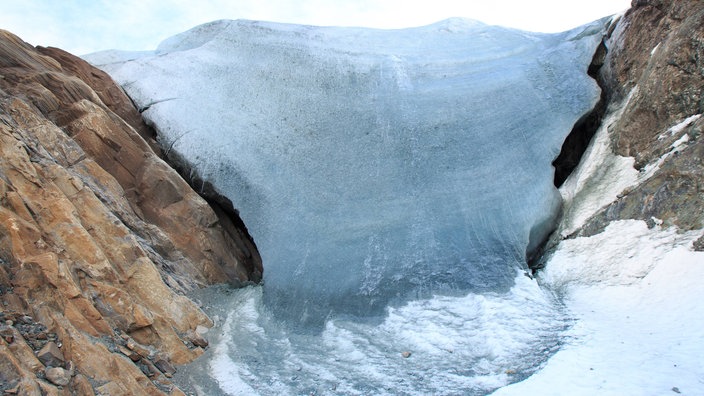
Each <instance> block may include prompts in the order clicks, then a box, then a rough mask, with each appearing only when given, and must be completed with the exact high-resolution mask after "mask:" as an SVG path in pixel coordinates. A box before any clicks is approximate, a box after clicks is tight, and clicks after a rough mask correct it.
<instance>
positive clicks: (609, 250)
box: [494, 220, 704, 395]
mask: <svg viewBox="0 0 704 396" xmlns="http://www.w3.org/2000/svg"><path fill="white" fill-rule="evenodd" d="M698 235H699V232H691V233H684V234H678V233H677V232H675V231H674V230H672V229H665V230H662V229H660V228H659V227H655V228H653V229H648V228H647V226H646V225H645V223H644V222H643V221H636V220H626V221H618V222H614V223H612V224H611V225H609V226H608V227H607V228H606V230H605V231H604V232H603V233H601V234H598V235H594V236H592V237H588V238H576V239H573V240H566V241H563V243H562V244H561V245H560V247H559V248H558V250H557V252H556V253H555V255H554V256H553V258H552V259H551V261H550V262H549V263H548V266H547V267H546V270H545V272H544V273H543V274H542V275H541V280H542V281H543V282H545V283H546V284H547V285H548V286H550V287H554V288H555V289H557V290H560V291H562V292H563V293H564V301H565V305H566V306H567V308H568V310H569V312H570V313H571V314H572V315H573V316H574V318H576V321H575V324H574V326H573V327H572V329H570V330H569V331H568V337H569V338H568V341H567V343H566V345H564V346H563V347H562V348H561V350H560V351H559V352H558V353H557V354H555V355H554V356H553V357H552V358H551V359H550V360H548V362H547V364H546V366H545V367H544V368H543V369H542V370H541V371H539V372H538V373H537V374H535V375H533V376H532V377H530V378H528V379H527V380H525V381H523V382H520V383H517V384H514V385H511V386H508V387H506V388H502V389H500V390H498V391H497V392H495V393H494V394H495V395H532V394H540V395H566V394H569V395H595V394H598V395H668V394H675V393H680V392H681V393H682V394H688V395H701V394H704V366H703V365H702V364H701V363H702V360H701V359H702V358H701V357H702V356H704V305H703V304H702V303H701V301H702V300H703V299H704V283H703V282H702V281H701V280H702V279H704V253H701V252H694V251H693V250H692V247H691V243H692V241H693V240H695V239H696V237H697V236H698Z"/></svg>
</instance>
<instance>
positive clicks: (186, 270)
mask: <svg viewBox="0 0 704 396" xmlns="http://www.w3.org/2000/svg"><path fill="white" fill-rule="evenodd" d="M153 147H155V144H154V142H153V139H152V138H151V132H150V129H149V128H148V127H147V126H146V125H145V124H144V122H143V121H142V120H141V117H140V115H139V113H138V112H137V111H136V110H135V109H134V107H133V106H132V104H131V102H130V100H129V99H128V98H127V96H126V95H124V93H123V92H122V91H121V89H120V88H119V87H117V86H116V85H115V84H114V83H113V82H112V80H111V79H110V77H108V76H107V74H105V73H103V72H102V71H99V70H97V69H95V68H93V67H91V66H90V65H89V64H87V63H86V62H84V61H82V60H81V59H79V58H77V57H74V56H72V55H70V54H68V53H66V52H64V51H61V50H58V49H55V48H38V49H35V48H33V47H31V46H29V45H28V44H26V43H24V42H23V41H21V40H20V39H19V38H17V37H16V36H14V35H12V34H11V33H9V32H6V31H0V301H1V302H2V311H1V312H0V335H2V337H0V356H1V357H0V361H2V363H1V364H0V379H1V380H2V381H0V384H2V385H0V391H15V392H18V393H20V394H35V393H37V394H38V392H41V393H42V394H71V393H72V392H74V393H78V394H91V393H93V392H95V393H102V394H111V395H116V394H130V395H133V394H160V393H162V392H172V393H176V394H178V393H179V392H180V391H178V389H177V388H175V387H174V386H173V385H172V384H171V383H170V382H169V380H168V379H167V378H166V376H170V375H171V374H172V373H173V370H174V369H173V366H172V363H173V364H181V363H185V362H188V361H190V360H192V359H194V358H195V357H197V356H199V355H200V354H201V353H202V348H203V347H205V346H207V342H205V340H204V339H203V338H202V336H201V335H200V333H202V331H203V329H204V328H205V327H207V326H209V325H210V324H211V322H210V319H209V318H208V317H207V316H206V315H205V314H203V312H202V311H201V310H200V309H199V308H198V307H197V306H196V305H195V304H194V303H193V302H192V301H190V300H188V299H187V298H186V297H184V296H183V295H182V293H183V292H184V291H188V290H191V289H193V288H196V287H201V286H204V285H208V284H213V283H223V282H231V283H236V284H239V283H242V282H247V281H250V280H255V281H256V280H257V279H259V278H260V276H261V271H262V268H261V261H260V259H259V256H258V253H257V251H256V248H255V247H254V245H253V244H252V243H251V241H250V240H249V239H248V238H247V237H246V235H245V234H244V233H243V232H242V231H241V230H238V229H237V228H236V227H233V225H232V223H231V221H230V220H229V219H228V217H227V216H226V215H223V214H222V213H221V216H218V215H217V214H216V213H215V211H214V210H213V209H211V208H210V207H209V206H208V204H207V203H206V201H205V200H204V199H202V198H201V197H200V196H199V195H198V194H197V193H196V192H194V191H193V190H192V189H191V188H190V187H189V186H188V184H187V183H186V182H185V181H184V180H183V179H181V177H180V176H179V175H178V174H177V173H176V172H175V171H174V170H173V169H171V168H170V167H169V166H168V165H167V164H166V163H165V162H163V161H162V160H161V159H160V157H159V155H158V154H157V153H155V151H154V149H153ZM204 326H205V327H204ZM37 351H39V353H38V354H36V353H35V352H37ZM52 367H53V368H52Z"/></svg>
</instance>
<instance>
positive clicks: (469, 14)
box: [0, 0, 631, 55]
mask: <svg viewBox="0 0 704 396" xmlns="http://www.w3.org/2000/svg"><path fill="white" fill-rule="evenodd" d="M630 2H631V1H630V0H532V1H528V0H425V1H420V0H200V1H193V0H19V1H18V0H0V10H2V12H0V28H2V29H5V30H9V31H11V32H12V33H14V34H17V35H18V36H20V38H22V39H23V40H25V41H27V42H29V43H30V44H32V45H42V46H54V47H59V48H62V49H65V50H67V51H69V52H72V53H74V54H77V55H83V54H87V53H91V52H96V51H100V50H106V49H121V50H151V49H155V48H156V46H157V45H158V44H159V43H160V42H161V41H162V40H164V39H166V38H168V37H170V36H173V35H174V34H177V33H180V32H183V31H186V30H188V29H190V28H192V27H194V26H197V25H200V24H202V23H206V22H210V21H213V20H217V19H254V20H265V21H273V22H287V23H299V24H306V25H320V26H364V27H375V28H383V29H396V28H403V27H413V26H422V25H428V24H430V23H434V22H437V21H440V20H443V19H446V18H449V17H466V18H472V19H477V20H480V21H482V22H485V23H488V24H492V25H502V26H508V27H513V28H518V29H523V30H530V31H537V32H559V31H563V30H567V29H570V28H573V27H577V26H579V25H582V24H584V23H588V22H591V21H593V20H596V19H599V18H601V17H604V16H607V15H611V14H615V13H619V12H621V11H624V10H626V9H627V8H628V7H629V6H630Z"/></svg>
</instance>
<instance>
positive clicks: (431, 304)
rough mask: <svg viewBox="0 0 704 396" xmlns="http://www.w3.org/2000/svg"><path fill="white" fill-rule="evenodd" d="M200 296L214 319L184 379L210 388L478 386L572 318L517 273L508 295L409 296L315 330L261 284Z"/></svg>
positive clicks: (359, 391) (531, 359)
mask: <svg viewBox="0 0 704 396" xmlns="http://www.w3.org/2000/svg"><path fill="white" fill-rule="evenodd" d="M224 296H227V297H224ZM198 298H199V299H201V300H202V301H203V303H204V305H205V306H206V307H208V308H207V309H208V312H209V314H211V315H213V316H217V317H218V321H219V324H218V327H217V328H215V329H213V330H212V331H211V335H210V337H211V338H210V339H211V342H212V344H211V349H210V350H209V351H208V352H207V355H206V357H205V358H204V359H201V360H199V361H197V362H196V363H195V364H194V365H192V366H190V367H187V368H184V370H183V371H184V372H186V373H188V374H187V375H183V376H182V377H181V381H182V382H183V383H188V384H189V385H188V387H191V386H192V385H193V384H201V385H200V386H201V389H200V390H201V392H202V394H208V395H211V394H232V395H240V394H259V395H298V394H301V395H302V394H305V395H308V394H316V395H385V394H386V395H404V394H405V395H424V394H435V395H460V394H461V395H483V394H487V393H489V392H491V391H492V390H494V389H496V388H499V387H501V386H504V385H507V384H509V383H512V382H515V381H518V380H521V379H523V378H525V377H527V376H528V375H530V374H532V373H533V372H534V371H536V370H537V369H538V368H539V367H541V364H542V363H543V362H544V361H545V360H546V359H547V358H548V357H549V356H551V355H552V354H553V353H554V352H555V351H556V350H557V348H558V347H559V345H560V342H561V338H560V337H561V334H562V331H563V330H564V329H565V328H567V327H568V325H569V321H568V320H567V318H566V317H564V316H563V315H562V314H561V313H560V309H559V307H558V305H557V304H556V301H555V299H554V296H552V295H551V294H550V293H548V292H546V291H545V290H543V289H541V288H540V287H539V286H538V285H537V283H536V282H535V281H533V280H531V279H529V278H528V277H526V276H524V275H523V274H519V275H518V277H517V278H516V284H515V286H514V287H513V288H512V289H511V291H510V292H509V293H506V294H496V293H488V294H485V295H476V294H469V295H467V296H463V297H441V296H438V297H433V298H429V299H423V300H417V301H412V302H409V303H407V304H404V305H401V306H398V307H392V308H389V309H388V311H387V315H385V316H383V317H378V318H368V319H367V320H365V321H361V320H359V319H351V320H350V319H345V318H336V319H332V320H330V321H328V322H327V323H326V325H325V328H324V329H323V331H322V332H321V333H300V332H295V331H291V330H290V328H288V327H287V326H286V325H285V323H283V322H280V321H278V320H277V319H276V318H275V317H274V316H272V315H271V313H270V312H269V311H268V309H267V308H266V306H265V305H264V304H263V302H262V288H261V287H252V288H247V289H241V290H230V291H225V290H223V288H222V287H220V288H214V289H211V290H205V291H203V292H201V295H200V297H198ZM232 307H234V309H233V308H232ZM220 315H222V316H220ZM404 352H409V353H410V356H408V357H404ZM209 377H210V379H209ZM213 380H214V382H212V383H211V384H210V388H206V387H205V385H203V384H206V383H207V382H208V381H213ZM195 389H197V388H195Z"/></svg>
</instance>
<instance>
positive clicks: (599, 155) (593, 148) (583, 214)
mask: <svg viewBox="0 0 704 396" xmlns="http://www.w3.org/2000/svg"><path fill="white" fill-rule="evenodd" d="M637 92H638V87H635V88H634V89H633V90H631V92H630V93H629V95H628V96H627V98H626V99H625V100H624V101H623V103H621V104H620V106H618V107H616V108H614V109H612V110H611V111H610V112H609V115H608V116H607V117H606V118H605V119H604V122H602V125H601V127H599V129H598V130H597V132H596V134H595V135H594V138H593V139H592V142H591V144H590V145H589V147H588V148H587V150H586V151H585V153H584V156H583V158H582V161H581V162H580V164H579V166H578V167H577V168H576V169H575V170H574V172H572V174H571V175H570V176H569V177H568V178H567V180H566V181H565V183H564V184H563V185H562V187H560V194H561V195H562V199H563V202H564V215H563V220H562V225H561V230H560V235H561V236H562V237H566V236H567V235H570V234H572V233H573V232H575V231H576V230H577V229H579V228H580V227H581V226H582V225H583V224H584V222H585V221H587V219H589V218H590V217H591V216H592V215H594V214H595V213H596V212H597V211H599V209H601V208H603V207H604V206H606V205H608V204H610V203H611V202H613V201H615V200H616V199H617V198H618V195H619V194H620V193H621V192H622V191H623V190H625V189H626V188H628V187H631V186H633V185H635V184H636V183H637V182H638V180H639V178H638V177H639V176H638V171H637V170H636V169H635V168H634V163H635V160H634V159H633V158H632V157H622V156H619V155H615V154H614V153H613V151H612V148H611V136H610V132H609V127H611V125H613V124H614V123H615V122H616V121H618V119H619V118H620V117H621V115H622V114H623V111H624V109H625V108H626V106H627V105H628V102H629V101H630V100H631V98H633V96H634V95H635V94H636V93H637Z"/></svg>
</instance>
